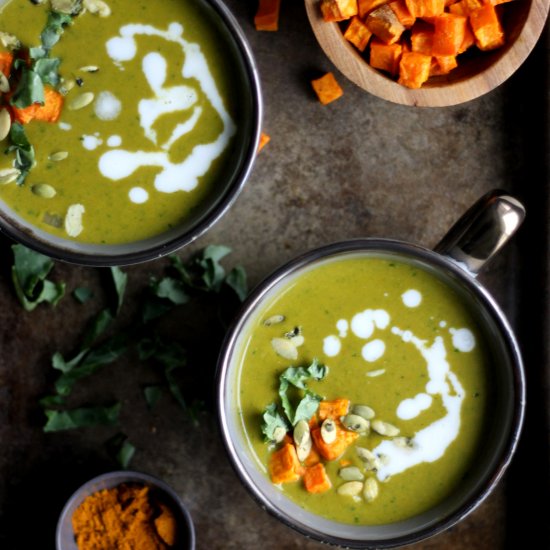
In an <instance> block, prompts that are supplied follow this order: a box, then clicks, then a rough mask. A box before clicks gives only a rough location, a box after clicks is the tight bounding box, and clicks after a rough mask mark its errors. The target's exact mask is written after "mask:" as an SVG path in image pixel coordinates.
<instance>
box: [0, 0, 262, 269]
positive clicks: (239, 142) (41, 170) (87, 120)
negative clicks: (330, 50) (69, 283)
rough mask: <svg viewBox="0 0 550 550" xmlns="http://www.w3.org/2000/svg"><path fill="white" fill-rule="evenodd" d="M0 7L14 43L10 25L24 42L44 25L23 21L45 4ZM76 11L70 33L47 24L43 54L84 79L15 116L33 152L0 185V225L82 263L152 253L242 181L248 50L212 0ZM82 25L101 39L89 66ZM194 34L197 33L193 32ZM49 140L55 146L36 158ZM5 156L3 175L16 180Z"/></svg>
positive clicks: (253, 89)
mask: <svg viewBox="0 0 550 550" xmlns="http://www.w3.org/2000/svg"><path fill="white" fill-rule="evenodd" d="M16 4H17V5H16ZM74 4H75V5H76V6H77V8H79V7H80V3H77V2H75V3H74ZM102 4H104V3H102ZM161 7H162V8H163V10H160V8H161ZM176 7H177V9H176ZM19 8H21V9H22V10H24V11H21V12H19V11H17V10H18V9H19ZM0 10H3V13H2V15H3V17H4V19H6V21H4V23H6V26H7V27H9V28H6V29H3V30H5V31H10V33H14V34H13V38H14V40H16V41H17V42H19V40H18V39H17V37H16V36H15V35H16V34H20V35H21V38H22V40H23V39H24V38H25V37H26V35H29V34H30V35H32V38H30V37H27V41H31V42H29V44H27V43H26V42H22V43H23V44H24V45H25V46H27V45H28V46H33V45H38V43H39V42H38V43H37V44H34V42H32V40H35V39H36V40H38V41H39V40H40V37H41V36H42V35H43V34H44V33H42V35H41V34H40V30H39V29H38V28H34V27H35V26H36V25H38V24H41V23H40V22H41V21H42V18H44V19H45V15H46V12H47V11H48V10H50V4H49V3H47V4H42V3H39V2H35V3H32V4H31V3H30V2H26V3H24V2H21V6H20V5H19V2H18V1H17V2H12V1H8V0H0ZM35 10H37V13H36V14H35V13H34V11H35ZM145 10H150V11H145ZM186 10H188V11H186ZM85 11H86V10H84V12H85ZM84 12H83V13H82V14H81V15H78V16H75V17H74V21H73V22H72V23H65V26H68V25H69V24H70V25H71V26H72V29H71V30H72V31H74V32H71V33H64V34H63V33H62V30H63V28H64V27H63V26H61V27H59V28H57V27H56V29H57V30H56V32H57V31H59V32H61V34H63V36H61V37H60V38H59V40H58V42H57V43H56V44H55V49H54V50H53V54H52V55H54V54H55V55H58V56H60V57H59V59H61V58H63V59H62V63H61V64H60V74H61V75H65V76H67V75H70V74H71V70H73V69H72V67H73V65H75V67H79V66H81V65H85V67H82V68H80V69H78V70H77V69H76V68H75V69H74V71H76V72H78V74H80V73H82V74H83V75H84V76H85V78H84V79H79V82H80V83H78V82H77V84H78V85H73V86H72V87H71V89H70V90H69V89H68V88H67V89H66V90H65V91H63V90H64V88H63V86H61V87H60V88H59V94H66V97H65V107H64V108H63V111H62V113H61V116H62V119H61V120H59V124H57V123H49V122H48V123H44V122H34V121H33V122H31V123H30V124H27V125H25V127H24V128H25V132H27V134H26V137H25V140H27V138H28V140H27V141H29V142H30V144H29V145H28V146H29V147H31V146H32V147H31V149H32V148H34V150H35V152H36V162H34V156H33V163H32V165H31V167H32V169H31V170H30V171H29V173H28V174H27V175H28V179H23V181H22V182H20V181H19V180H18V181H17V185H16V183H15V182H13V181H12V180H10V183H9V184H8V185H3V186H0V187H2V193H0V195H2V196H1V197H0V232H3V233H5V234H7V235H8V236H9V237H11V238H12V239H14V240H16V241H18V242H20V243H22V244H24V245H26V246H28V247H29V248H33V249H34V250H36V251H38V252H41V253H42V254H45V255H47V256H50V257H52V258H55V259H59V260H63V261H68V262H72V263H77V264H81V265H90V266H108V265H129V264H135V263H140V262H144V261H149V260H153V259H156V258H159V257H161V256H164V255H166V254H169V253H171V252H173V251H175V250H177V249H179V248H181V247H183V246H186V245H187V244H190V243H191V242H193V241H194V240H195V239H197V238H198V237H199V236H200V235H202V234H203V233H204V232H205V231H207V230H208V229H209V228H210V227H211V226H212V225H213V224H214V223H215V222H217V221H218V220H219V219H220V217H221V216H223V215H224V214H225V213H226V212H227V210H228V209H229V208H230V207H231V206H232V204H233V203H234V201H235V200H236V198H237V196H238V195H239V193H240V191H241V190H242V188H243V186H244V185H245V182H246V180H247V178H248V176H249V174H250V172H251V170H252V166H253V163H254V160H255V158H256V154H257V149H258V143H259V138H260V133H261V119H262V110H263V107H262V97H261V88H260V81H259V76H258V73H257V68H256V65H255V61H254V57H253V54H252V51H251V49H250V46H249V45H248V42H247V40H246V37H245V35H244V33H243V31H242V29H241V27H240V25H239V24H238V22H237V21H236V19H235V18H234V16H233V15H232V14H231V12H230V11H229V9H228V8H227V7H226V6H225V5H224V4H223V2H221V1H220V0H193V1H189V2H176V3H173V4H170V3H168V2H156V3H152V2H144V1H141V3H138V2H128V3H127V4H126V5H124V3H123V2H122V1H118V2H116V3H112V5H111V7H108V14H106V16H105V17H103V16H97V17H96V16H95V15H94V14H95V13H96V12H93V13H92V12H90V10H88V12H87V13H84ZM20 13H21V14H24V16H23V15H20ZM144 14H145V15H144ZM190 14H191V15H192V16H193V19H192V21H195V18H196V24H194V23H191V22H190V17H191V15H190ZM57 15H58V16H59V13H57ZM149 15H151V17H150V18H148V16H149ZM61 16H63V14H61ZM153 16H154V17H153ZM161 16H162V17H164V19H165V20H164V21H163V20H161V19H160V18H161ZM24 17H28V18H30V19H31V22H32V25H33V26H31V25H30V24H29V25H27V26H29V27H32V29H31V30H30V31H28V32H27V30H26V29H25V22H24V21H23V19H24ZM65 17H67V16H66V15H65ZM140 18H141V19H140ZM50 19H51V17H50ZM62 21H64V20H62ZM138 23H139V24H138ZM182 23H185V26H184V25H183V24H182ZM92 24H93V25H95V27H94V29H95V31H94V32H96V31H97V33H98V37H97V41H98V44H101V46H102V47H101V48H98V51H99V53H98V54H97V55H98V56H99V55H100V54H101V56H103V57H100V58H101V59H102V60H103V64H102V66H101V67H99V66H95V65H94V66H92V65H89V63H90V58H89V57H86V56H87V55H88V53H87V50H86V48H85V46H83V45H82V44H81V43H76V42H75V43H73V42H71V41H76V40H77V39H78V40H82V41H84V44H86V42H85V41H86V40H87V36H88V35H87V34H86V33H89V32H91V30H92V29H91V25H92ZM12 27H13V28H12ZM206 31H207V32H206ZM100 33H101V38H100V37H99V36H100ZM120 33H122V34H120ZM199 33H202V34H200V36H201V39H202V40H204V41H205V42H204V43H202V42H201V44H199V43H198V42H196V41H195V40H196V37H197V35H199ZM4 34H5V33H4ZM58 34H59V33H58ZM203 34H204V35H205V36H207V37H208V39H207V38H204V36H203ZM35 35H36V36H35ZM10 36H12V35H11V34H10ZM94 36H95V35H94ZM105 38H107V39H108V40H107V41H106V42H103V41H104V40H105ZM151 41H153V42H151ZM102 42H103V43H102ZM159 44H160V46H159ZM151 46H153V47H151ZM64 48H65V49H64ZM35 49H37V48H35ZM157 50H158V51H157ZM180 50H181V51H182V52H183V53H182V56H181V58H180V56H179V52H180ZM203 50H204V52H203ZM176 52H177V53H178V55H176ZM205 52H208V55H206V53H205ZM213 52H214V53H215V55H220V56H221V55H223V56H224V57H223V60H224V63H222V62H216V61H217V60H218V57H215V56H214V57H213V58H212V57H211V56H212V55H214V54H213ZM168 55H169V57H168ZM209 56H210V57H209ZM181 59H183V61H181ZM180 61H181V63H180ZM58 62H59V60H58ZM94 63H95V62H94ZM122 70H124V71H126V72H125V73H121V71H122ZM121 74H124V75H125V77H124V78H122V77H121V76H120V75H121ZM58 76H59V75H58ZM222 77H223V78H222ZM67 78H68V77H67ZM75 78H76V77H75ZM132 79H133V80H132ZM71 82H72V81H71ZM82 82H84V84H82ZM127 82H131V83H132V85H131V86H130V88H128V85H127V84H126V83H127ZM73 84H74V82H73ZM138 84H139V87H138ZM183 84H185V85H183ZM81 85H83V86H84V87H83V88H82V87H81ZM94 86H95V88H94ZM102 87H104V88H106V90H102ZM229 90H230V92H229ZM81 91H83V92H85V93H81ZM222 91H223V93H222ZM81 100H85V101H84V102H82V101H81ZM79 102H80V103H79ZM121 105H122V108H121ZM116 106H118V107H117V109H114V107H116ZM110 107H112V109H110ZM109 109H110V110H109ZM111 111H112V112H111ZM4 112H5V111H4ZM91 113H95V117H92V116H91ZM98 113H99V114H98ZM79 117H80V118H79ZM102 117H103V118H102ZM136 121H137V125H136ZM163 124H164V125H166V127H164V126H163ZM16 126H17V127H20V128H23V126H22V125H21V124H18V125H17V124H15V123H14V124H13V125H12V129H13V128H14V127H16ZM46 129H47V132H46V131H44V132H43V130H46ZM167 132H171V133H167ZM110 133H111V134H113V135H111V136H109V134H110ZM42 134H44V135H45V136H46V138H45V139H42ZM88 134H89V135H88ZM119 134H120V135H119ZM157 134H158V135H157ZM165 134H166V135H165ZM52 136H53V137H52ZM167 136H169V139H168V141H165V140H166V139H167ZM4 137H5V136H4ZM4 137H3V138H2V139H4ZM8 137H9V143H8V140H6V143H7V145H9V144H10V143H11V145H12V146H15V145H14V138H13V136H12V134H11V132H10V134H9V136H8ZM35 140H36V141H35ZM159 140H160V141H159ZM52 147H61V148H66V149H67V150H66V151H65V150H63V151H61V150H60V151H59V152H57V153H53V151H52V153H53V154H50V156H48V151H51V148H52ZM69 151H70V154H69ZM60 154H62V156H61V157H59V158H57V156H58V155H60ZM67 157H68V158H67ZM96 157H98V158H96ZM8 158H10V159H11V157H6V159H8ZM14 158H15V157H14ZM6 162H7V161H6ZM13 162H14V163H16V164H17V162H18V161H17V162H16V160H14V161H13ZM16 164H14V167H9V169H8V170H7V172H6V170H5V169H4V170H2V171H3V172H4V173H8V174H12V173H15V175H17V174H19V176H21V177H23V174H22V172H21V170H22V169H21V170H18V169H16V168H15V165H16ZM0 168H4V166H2V167H0ZM27 175H26V176H25V177H27ZM10 177H11V176H10ZM42 178H43V181H42ZM35 180H37V181H35ZM50 184H51V185H50ZM52 186H53V187H52ZM44 189H46V190H47V191H48V193H47V194H44V193H42V192H41V191H43V190H44ZM39 191H40V192H39ZM66 203H71V204H70V206H68V208H67V204H66Z"/></svg>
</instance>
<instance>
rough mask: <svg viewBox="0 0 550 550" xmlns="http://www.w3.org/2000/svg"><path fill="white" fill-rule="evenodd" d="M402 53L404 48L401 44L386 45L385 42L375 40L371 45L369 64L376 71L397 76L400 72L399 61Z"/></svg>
mask: <svg viewBox="0 0 550 550" xmlns="http://www.w3.org/2000/svg"><path fill="white" fill-rule="evenodd" d="M402 52H403V47H402V46H401V44H384V42H381V41H380V40H378V39H377V38H375V39H373V41H372V42H371V45H370V59H369V64H370V66H371V67H373V68H375V69H380V70H381V71H386V72H387V73H389V74H391V75H392V76H396V75H397V73H398V72H399V61H400V60H401V54H402Z"/></svg>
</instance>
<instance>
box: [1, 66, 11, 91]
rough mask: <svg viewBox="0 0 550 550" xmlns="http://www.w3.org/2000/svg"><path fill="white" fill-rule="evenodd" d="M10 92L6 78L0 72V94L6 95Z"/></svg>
mask: <svg viewBox="0 0 550 550" xmlns="http://www.w3.org/2000/svg"><path fill="white" fill-rule="evenodd" d="M9 91H10V83H9V80H8V78H7V76H6V75H5V74H4V73H3V72H2V71H0V92H2V93H3V94H7V93H8V92H9Z"/></svg>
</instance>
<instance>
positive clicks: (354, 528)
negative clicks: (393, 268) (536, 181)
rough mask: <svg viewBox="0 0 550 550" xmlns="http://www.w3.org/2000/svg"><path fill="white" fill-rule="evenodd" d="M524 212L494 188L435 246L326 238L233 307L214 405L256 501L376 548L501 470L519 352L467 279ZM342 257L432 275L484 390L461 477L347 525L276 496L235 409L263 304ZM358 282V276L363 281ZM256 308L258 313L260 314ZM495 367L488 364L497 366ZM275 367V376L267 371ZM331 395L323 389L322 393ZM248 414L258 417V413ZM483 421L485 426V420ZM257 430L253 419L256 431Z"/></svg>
mask: <svg viewBox="0 0 550 550" xmlns="http://www.w3.org/2000/svg"><path fill="white" fill-rule="evenodd" d="M524 216H525V210H524V208H523V206H522V205H521V204H520V203H519V202H518V201H517V200H516V199H514V198H513V197H510V196H508V195H506V194H505V193H504V192H501V191H498V190H497V191H493V192H490V193H488V194H487V195H485V196H484V197H482V198H481V199H480V200H479V201H478V202H477V203H476V204H475V205H474V206H472V207H471V208H470V209H469V210H468V211H467V212H466V213H465V214H464V216H463V217H462V218H461V219H460V220H459V221H458V222H457V223H456V224H455V225H454V226H453V227H452V228H451V230H450V231H449V232H448V234H447V235H446V236H445V237H444V238H443V240H442V241H441V242H440V243H439V244H438V245H437V246H436V248H435V250H433V251H432V250H428V249H426V248H423V247H420V246H417V245H414V244H410V243H406V242H400V241H394V240H385V239H357V240H350V241H344V242H340V243H335V244H331V245H328V246H325V247H322V248H319V249H316V250H313V251H311V252H308V253H306V254H304V255H303V256H300V257H298V258H297V259H295V260H293V261H291V262H290V263H288V264H286V265H284V266H283V267H281V268H280V269H278V270H277V271H275V272H274V273H273V274H272V275H270V276H269V277H268V278H267V279H266V280H264V281H263V282H262V283H261V284H260V285H259V286H258V287H257V288H256V289H255V290H254V291H253V292H252V294H251V295H250V297H249V298H248V300H247V301H246V303H245V304H244V305H243V308H242V310H241V313H240V314H239V315H238V317H237V319H236V320H235V322H234V324H233V326H232V328H231V330H230V331H229V333H228V335H227V337H226V341H225V343H224V346H223V348H222V352H221V355H220V358H219V363H218V379H217V404H218V412H219V422H220V425H221V431H222V436H223V440H224V444H225V446H226V450H227V452H228V455H229V458H230V460H231V463H232V465H233V467H234V469H235V470H236V472H237V474H238V476H239V477H240V479H241V481H242V482H243V483H244V485H245V486H246V487H247V488H248V489H249V491H250V492H251V494H252V496H253V497H254V498H255V499H256V500H257V501H258V502H259V504H260V505H261V506H262V507H264V508H265V509H267V510H268V511H269V512H270V513H271V514H273V515H274V516H275V517H277V518H278V519H279V520H281V521H282V522H283V523H285V524H287V525H289V526H290V527H292V528H294V529H295V530H297V531H299V532H301V533H303V534H305V535H307V536H309V537H312V538H314V539H318V540H321V541H324V542H329V543H332V544H336V545H341V546H345V547H352V548H371V547H373V548H385V547H394V546H400V545H403V544H410V543H413V542H416V541H419V540H422V539H425V538H427V537H430V536H433V535H435V534H437V533H439V532H441V531H443V530H445V529H447V528H449V527H451V526H452V525H454V524H456V523H457V522H458V521H460V520H462V519H463V518H464V517H466V516H467V515H468V514H469V513H470V512H471V511H472V510H474V509H475V508H476V507H477V506H478V505H479V504H480V503H481V502H482V501H483V500H484V499H485V498H486V497H487V496H488V495H489V494H490V493H491V491H492V490H493V489H494V487H495V486H496V484H497V483H498V481H499V480H500V478H501V477H502V475H503V474H504V472H505V470H506V468H507V467H508V465H509V463H510V461H511V459H512V456H513V454H514V452H515V448H516V445H517V442H518V439H519V436H520V432H521V428H522V423H523V416H524V407H525V380H524V372H523V364H522V358H521V353H520V349H519V346H518V343H517V341H516V338H515V336H514V333H513V331H512V329H511V327H510V325H509V323H508V321H507V319H506V317H505V315H504V314H503V312H502V311H501V310H500V308H499V306H498V305H497V303H496V302H495V301H494V299H493V298H492V297H491V295H490V294H489V292H488V291H487V290H486V289H485V288H484V287H483V286H482V285H481V284H480V283H479V282H478V281H477V280H476V276H477V274H478V273H479V271H480V270H481V269H482V268H483V267H484V266H485V264H486V262H487V261H489V260H490V259H491V258H492V257H493V256H494V255H495V254H496V253H497V252H498V251H499V250H500V249H501V248H502V246H503V245H504V244H505V243H506V242H507V241H508V239H509V238H510V237H511V236H512V235H513V234H514V233H515V231H516V230H517V229H518V227H519V226H520V225H521V223H522V221H523V219H524ZM351 257H374V258H382V259H385V260H390V261H392V260H393V261H396V262H402V263H405V264H409V265H412V266H415V267H416V268H418V269H419V270H424V271H426V272H428V273H430V274H433V275H435V276H436V278H437V279H439V280H440V281H442V283H443V284H444V285H446V287H447V288H448V289H450V290H452V291H453V292H454V293H455V294H456V295H457V296H458V297H459V300H460V301H461V302H462V303H463V304H464V305H465V306H466V307H468V308H469V310H471V311H472V314H473V315H474V316H475V319H476V322H477V324H478V325H479V329H480V334H481V335H482V337H483V341H484V345H486V346H487V350H488V357H490V358H491V364H492V365H493V367H494V368H492V369H491V376H492V377H493V378H492V379H491V385H492V387H493V389H494V395H493V401H492V402H491V406H492V409H491V411H492V412H491V415H486V416H490V418H487V419H484V432H483V433H484V436H483V438H482V439H483V442H482V444H481V447H480V449H479V453H478V454H477V455H476V459H475V461H473V463H472V464H471V465H470V466H469V470H468V472H467V475H466V476H465V478H464V479H463V480H461V482H460V483H459V484H458V485H457V486H456V488H454V489H453V490H452V492H451V494H449V495H447V496H445V497H443V499H442V500H441V501H440V502H439V503H438V504H436V505H434V506H432V507H431V508H429V509H428V510H426V511H423V512H422V513H419V514H417V515H414V516H413V517H409V518H406V519H403V520H400V521H396V522H391V523H383V522H381V523H380V524H377V525H354V524H353V523H352V522H349V523H344V522H339V521H333V520H330V519H326V518H324V517H322V516H321V515H319V514H317V513H313V512H311V511H309V510H307V509H304V507H303V506H300V505H298V504H296V502H293V500H292V499H290V498H288V497H287V496H285V494H284V491H281V490H280V488H277V487H276V486H275V485H274V484H273V483H272V482H271V480H270V479H269V477H268V476H267V475H266V472H265V467H264V471H263V472H262V471H261V468H259V467H258V460H259V459H258V457H257V456H256V455H255V454H254V453H253V452H252V451H251V448H250V447H251V443H250V437H249V435H248V434H246V433H245V430H244V420H243V419H242V418H241V414H244V413H242V411H239V410H238V407H237V405H236V404H237V403H240V401H239V396H238V392H239V391H240V388H239V384H240V380H239V376H240V373H239V372H238V370H239V368H241V367H240V366H239V361H241V359H240V354H241V353H242V349H243V344H244V343H245V341H247V340H246V338H247V337H248V336H247V335H248V334H249V333H250V332H251V330H252V329H251V326H254V327H257V326H258V322H260V318H259V315H260V313H259V312H261V311H262V308H263V307H264V306H265V304H267V303H269V302H270V301H271V300H273V299H274V297H276V296H278V295H279V294H280V293H281V291H282V290H284V291H287V290H288V289H289V288H291V283H292V284H294V281H296V280H297V279H299V277H300V276H303V275H304V273H307V272H308V271H310V270H312V268H315V267H317V266H323V265H325V264H328V263H330V262H334V261H336V260H341V259H348V258H351ZM367 284H368V283H367ZM264 313H265V311H264ZM497 367H498V368H497ZM278 374H279V373H276V374H275V375H276V376H277V375H278ZM333 397H339V396H327V399H330V398H333ZM258 416H261V415H260V414H258ZM485 421H486V422H487V424H486V425H485ZM259 430H260V427H259V423H258V432H259Z"/></svg>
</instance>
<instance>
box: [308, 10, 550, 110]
mask: <svg viewBox="0 0 550 550" xmlns="http://www.w3.org/2000/svg"><path fill="white" fill-rule="evenodd" d="M305 5H306V10H307V15H308V18H309V21H310V23H311V27H312V28H313V32H314V33H315V36H316V38H317V41H318V42H319V44H320V46H321V48H322V49H323V51H324V52H325V54H326V55H327V56H328V58H329V59H330V60H331V61H332V62H333V63H334V65H335V66H336V67H337V68H338V69H339V70H340V71H341V72H342V73H343V74H344V75H345V76H346V77H348V78H349V79H350V80H351V81H352V82H354V83H355V84H357V85H358V86H359V87H360V88H363V89H364V90H366V91H367V92H369V93H371V94H374V95H376V96H378V97H381V98H382V99H386V100H388V101H392V102H394V103H400V104H402V105H414V106H419V107H445V106H448V105H457V104H459V103H464V102H466V101H470V100H471V99H475V98H476V97H479V96H481V95H483V94H486V93H487V92H490V91H491V90H493V89H494V88H496V87H497V86H499V85H500V84H502V83H503V82H504V81H505V80H506V79H507V78H508V77H510V76H511V75H512V74H513V73H514V72H515V71H516V69H518V68H519V66H520V65H521V64H522V63H523V62H524V61H525V59H526V58H527V56H528V55H529V54H530V53H531V50H532V49H533V48H534V46H535V44H536V43H537V40H538V39H539V37H540V35H541V33H542V30H543V28H544V25H545V22H546V19H547V17H548V11H549V9H550V0H517V1H513V2H509V3H506V4H504V5H503V6H502V7H503V10H502V13H503V26H504V31H505V36H506V44H505V45H504V46H503V47H502V48H499V49H497V50H493V51H490V52H481V51H480V52H475V53H472V54H468V53H467V54H464V55H463V56H462V57H461V59H460V60H459V65H458V67H457V68H456V69H454V70H453V71H451V72H450V73H449V74H448V75H445V76H437V77H431V78H430V79H429V80H428V82H426V83H425V84H424V85H423V86H422V88H420V89H419V90H412V89H409V88H406V87H404V86H401V85H400V84H397V82H395V81H394V80H392V79H391V78H390V77H388V76H386V75H385V74H384V73H382V72H380V71H378V70H376V69H373V68H372V67H371V66H370V65H369V64H368V63H367V61H366V59H365V57H363V56H362V54H361V52H359V51H358V50H357V49H356V48H355V47H354V46H353V45H352V44H351V43H349V42H348V41H347V40H346V39H345V38H344V36H343V34H342V30H341V28H340V26H339V25H338V23H327V22H326V21H324V20H323V18H322V16H321V11H320V8H319V0H305Z"/></svg>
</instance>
